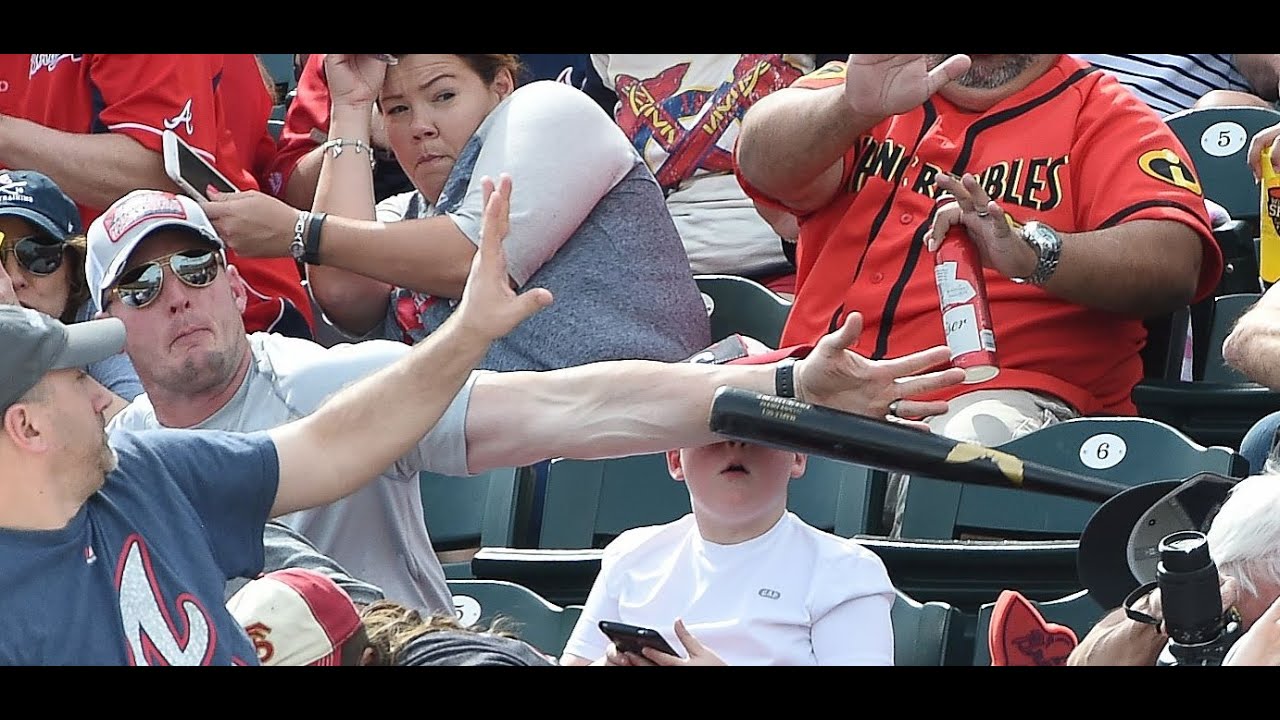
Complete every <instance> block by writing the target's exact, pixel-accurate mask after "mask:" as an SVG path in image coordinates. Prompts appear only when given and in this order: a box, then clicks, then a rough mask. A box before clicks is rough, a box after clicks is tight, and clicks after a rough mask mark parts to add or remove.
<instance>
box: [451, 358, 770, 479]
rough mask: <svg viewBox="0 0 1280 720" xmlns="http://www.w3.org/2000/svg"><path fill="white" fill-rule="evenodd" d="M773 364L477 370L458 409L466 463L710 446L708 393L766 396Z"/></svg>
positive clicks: (480, 466) (484, 465)
mask: <svg viewBox="0 0 1280 720" xmlns="http://www.w3.org/2000/svg"><path fill="white" fill-rule="evenodd" d="M774 370H775V368H774V366H773V365H698V364H692V363H662V362H651V361H645V360H628V361H623V362H606V363H593V364H590V365H582V366H579V367H574V368H568V369H564V370H552V371H546V372H510V373H485V374H484V375H482V376H481V377H480V378H478V379H477V380H476V383H475V387H474V388H473V389H472V391H471V404H470V406H469V407H468V411H467V421H466V433H467V467H468V469H469V470H470V471H471V472H473V473H479V472H484V471H486V470H489V469H492V468H496V467H515V466H521V465H529V464H532V463H535V462H538V461H540V460H545V459H547V458H552V457H566V458H575V459H582V460H594V459H599V458H607V457H620V456H625V455H638V454H644V453H653V452H664V451H666V450H670V449H673V448H681V447H696V446H699V445H706V444H709V443H713V442H716V441H717V440H719V439H720V438H719V436H718V435H716V434H715V433H712V432H711V430H710V429H709V421H710V416H711V400H712V397H713V395H714V393H715V391H716V389H717V388H719V387H720V386H723V385H730V386H733V387H740V388H745V389H748V390H754V391H756V392H764V393H773V392H774V390H775V386H774ZM513 427H518V428H520V429H521V431H520V432H519V433H513V432H511V431H510V428H513Z"/></svg>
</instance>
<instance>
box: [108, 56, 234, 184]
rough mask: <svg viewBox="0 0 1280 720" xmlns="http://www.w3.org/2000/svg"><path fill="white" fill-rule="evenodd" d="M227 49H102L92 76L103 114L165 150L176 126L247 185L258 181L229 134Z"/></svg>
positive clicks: (112, 127)
mask: <svg viewBox="0 0 1280 720" xmlns="http://www.w3.org/2000/svg"><path fill="white" fill-rule="evenodd" d="M221 73H222V56H221V55H163V54H115V53H110V54H100V55H91V56H89V80H90V82H91V83H92V85H93V88H94V90H95V91H96V93H97V99H99V100H100V102H101V103H102V108H101V111H100V112H99V113H98V120H99V121H100V122H101V123H102V124H103V125H104V126H105V128H106V129H107V130H109V131H111V132H118V133H124V134H126V135H128V136H129V137H131V138H133V139H134V140H137V141H138V142H139V143H141V144H142V145H144V146H146V147H148V148H150V149H152V150H155V151H156V152H161V151H162V142H161V133H162V132H164V131H165V130H172V131H174V132H175V133H177V135H178V137H180V138H182V139H183V140H185V141H186V142H187V144H188V145H191V146H192V147H193V148H195V150H196V152H197V153H199V154H200V156H201V157H203V158H204V159H206V160H208V161H209V162H211V163H213V164H214V165H215V166H216V167H217V168H218V170H220V171H221V172H222V173H223V174H224V175H226V176H227V178H228V179H229V180H231V181H232V182H233V183H235V184H236V186H237V187H239V188H241V189H256V187H257V184H256V183H255V182H254V181H253V179H252V177H251V176H250V175H249V173H248V172H247V171H245V170H244V169H243V168H242V167H241V166H240V163H239V161H238V160H239V159H238V156H237V154H236V152H235V151H234V150H233V147H232V146H233V144H234V141H233V140H232V139H231V135H230V133H229V132H228V133H226V134H225V136H224V135H223V130H224V124H225V123H224V122H223V120H222V118H220V117H219V113H220V112H221V111H222V108H220V107H219V106H218V101H217V99H216V97H215V92H214V86H215V84H216V83H217V82H218V81H219V80H220V75H221Z"/></svg>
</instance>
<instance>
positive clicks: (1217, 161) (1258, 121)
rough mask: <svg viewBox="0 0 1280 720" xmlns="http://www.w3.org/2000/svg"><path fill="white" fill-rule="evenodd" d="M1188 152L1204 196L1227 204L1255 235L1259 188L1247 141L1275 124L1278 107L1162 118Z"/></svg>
mask: <svg viewBox="0 0 1280 720" xmlns="http://www.w3.org/2000/svg"><path fill="white" fill-rule="evenodd" d="M1165 122H1166V123H1167V124H1168V125H1169V127H1170V128H1171V129H1172V130H1173V132H1174V134H1175V135H1177V136H1178V140H1180V141H1181V142H1182V144H1183V146H1185V147H1186V149H1187V152H1188V153H1189V154H1190V156H1191V164H1192V165H1194V166H1195V172H1196V175H1197V178H1196V180H1198V182H1199V184H1200V187H1201V189H1202V190H1203V192H1204V196H1205V197H1206V198H1208V199H1210V200H1212V201H1214V202H1216V203H1218V204H1219V205H1221V206H1223V207H1224V208H1226V210H1227V212H1228V213H1230V214H1231V217H1232V218H1233V219H1235V220H1243V221H1245V222H1247V223H1249V224H1250V226H1251V228H1252V230H1253V232H1252V233H1251V234H1250V237H1254V236H1256V235H1257V228H1258V220H1259V214H1260V210H1261V201H1260V195H1259V193H1260V191H1259V188H1258V183H1257V181H1256V180H1254V177H1253V173H1252V171H1250V169H1249V164H1248V161H1247V158H1248V151H1249V139H1250V138H1251V137H1253V136H1254V134H1256V133H1257V132H1258V131H1259V130H1262V129H1264V128H1268V127H1271V126H1272V125H1275V124H1276V123H1278V122H1280V111H1276V110H1272V109H1269V108H1261V107H1215V108H1199V109H1195V108H1193V109H1190V110H1183V111H1182V112H1178V113H1174V114H1173V115H1170V116H1169V117H1167V118H1165Z"/></svg>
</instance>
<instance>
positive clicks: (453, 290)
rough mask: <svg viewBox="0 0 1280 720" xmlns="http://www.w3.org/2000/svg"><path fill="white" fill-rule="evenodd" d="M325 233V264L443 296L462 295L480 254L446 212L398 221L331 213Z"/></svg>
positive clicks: (335, 268) (322, 259)
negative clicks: (474, 258)
mask: <svg viewBox="0 0 1280 720" xmlns="http://www.w3.org/2000/svg"><path fill="white" fill-rule="evenodd" d="M344 155H345V153H344ZM322 237H323V240H322V241H321V244H320V261H321V262H322V263H323V267H324V268H328V269H331V270H346V271H348V272H351V273H356V274H358V275H363V276H365V277H366V278H372V279H374V280H376V281H379V282H382V283H386V284H388V285H395V286H397V287H403V288H408V289H410V290H415V291H417V292H422V293H426V294H428V295H434V296H436V297H444V298H454V299H456V298H460V297H461V296H462V288H463V287H465V286H466V283H467V273H468V272H469V271H470V269H471V259H472V258H473V257H474V256H475V245H473V244H472V242H471V240H470V239H469V238H467V236H466V235H464V234H463V233H462V231H461V230H459V229H458V227H457V226H456V225H454V224H453V221H452V220H450V219H449V217H448V216H446V215H437V216H435V217H429V218H421V219H412V220H410V219H406V220H401V221H399V222H393V223H383V222H379V221H376V220H357V219H352V218H348V217H338V216H329V217H328V218H327V219H326V220H325V223H324V231H323V235H322ZM335 274H336V273H335Z"/></svg>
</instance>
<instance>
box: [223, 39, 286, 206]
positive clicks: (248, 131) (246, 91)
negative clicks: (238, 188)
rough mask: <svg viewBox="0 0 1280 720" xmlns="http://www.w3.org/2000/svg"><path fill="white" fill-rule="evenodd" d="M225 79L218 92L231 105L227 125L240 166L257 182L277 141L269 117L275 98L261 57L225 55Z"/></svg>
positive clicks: (268, 162)
mask: <svg viewBox="0 0 1280 720" xmlns="http://www.w3.org/2000/svg"><path fill="white" fill-rule="evenodd" d="M222 57H223V68H222V81H221V82H220V83H219V84H218V93H219V94H221V95H222V97H223V98H224V103H225V104H226V107H228V108H234V110H233V111H232V112H228V113H227V114H226V116H227V117H226V120H227V127H228V129H230V130H231V137H232V139H234V140H235V143H236V150H237V151H238V152H239V158H240V166H241V167H244V168H246V169H247V170H248V171H249V174H251V175H253V177H254V181H255V182H258V181H259V180H260V179H261V177H262V175H264V174H265V173H266V170H267V168H268V167H269V166H270V165H271V162H272V161H273V160H274V159H275V155H276V141H275V138H273V137H271V131H270V129H269V128H268V127H267V121H268V120H270V119H271V108H272V106H274V105H275V102H274V101H273V99H272V96H271V90H270V89H269V88H268V86H267V80H266V79H265V78H263V77H262V70H261V68H259V67H258V59H257V57H256V56H254V55H252V54H244V53H242V54H238V55H223V56H222Z"/></svg>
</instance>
